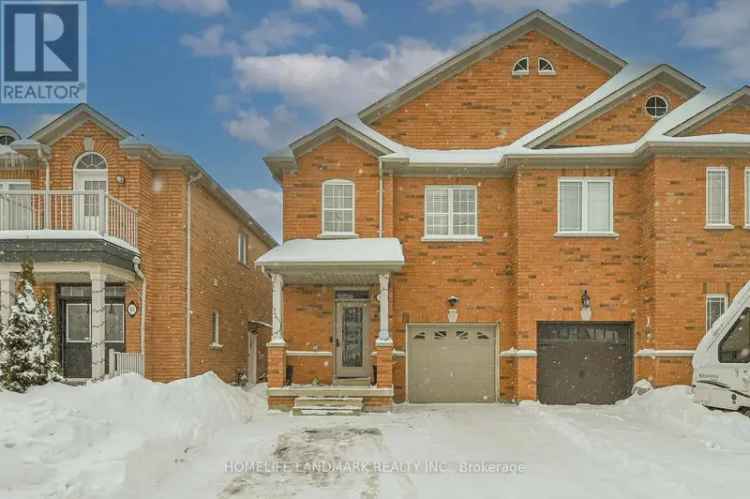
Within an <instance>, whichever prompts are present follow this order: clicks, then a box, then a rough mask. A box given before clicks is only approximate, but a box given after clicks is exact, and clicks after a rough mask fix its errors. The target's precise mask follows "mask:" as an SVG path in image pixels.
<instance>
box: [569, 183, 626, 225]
mask: <svg viewBox="0 0 750 499" xmlns="http://www.w3.org/2000/svg"><path fill="white" fill-rule="evenodd" d="M613 184H614V182H613V179H612V178H611V177H560V179H559V180H558V183H557V235H615V233H614V222H613V218H614V195H613Z"/></svg>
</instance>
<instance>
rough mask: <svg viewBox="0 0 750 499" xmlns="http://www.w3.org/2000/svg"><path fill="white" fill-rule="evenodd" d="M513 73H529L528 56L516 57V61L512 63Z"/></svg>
mask: <svg viewBox="0 0 750 499" xmlns="http://www.w3.org/2000/svg"><path fill="white" fill-rule="evenodd" d="M513 74H514V75H527V74H529V58H528V57H522V58H521V59H518V60H517V61H516V63H515V64H514V65H513Z"/></svg>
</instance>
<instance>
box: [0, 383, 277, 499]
mask: <svg viewBox="0 0 750 499" xmlns="http://www.w3.org/2000/svg"><path fill="white" fill-rule="evenodd" d="M262 393H264V390H262V387H260V386H259V387H256V388H255V389H254V390H252V391H250V392H245V391H243V390H242V389H239V388H236V387H232V386H230V385H227V384H225V383H223V382H222V381H221V380H220V379H219V378H218V377H217V376H216V375H214V374H213V373H208V374H204V375H202V376H197V377H194V378H190V379H186V380H180V381H175V382H173V383H168V384H162V383H154V382H151V381H148V380H146V379H144V378H141V377H140V376H138V375H135V374H131V375H126V376H120V377H117V378H114V379H111V380H107V381H103V382H100V383H92V384H89V385H86V386H83V387H71V386H66V385H61V384H53V385H47V386H44V387H39V388H36V389H33V390H31V391H29V392H28V393H27V394H24V395H20V394H15V393H9V392H2V393H0V414H2V420H0V495H2V492H3V491H5V492H6V493H10V496H12V497H16V498H22V497H42V496H47V495H50V496H53V497H66V498H67V497H70V498H74V497H75V498H81V499H84V498H88V497H91V498H94V497H97V498H102V497H119V496H122V494H121V493H122V492H123V491H124V490H125V489H127V488H128V484H130V485H132V484H134V483H139V482H140V483H145V482H153V481H159V480H160V479H162V478H163V477H164V476H165V475H166V474H168V473H169V471H170V466H174V464H175V463H178V462H179V461H180V460H181V459H184V457H185V456H186V455H187V454H189V453H190V452H191V451H192V450H193V449H195V448H197V447H200V446H202V445H205V443H206V442H207V441H208V440H209V439H210V438H211V436H212V435H214V434H215V433H216V432H217V431H219V430H223V429H226V428H227V427H229V426H232V425H239V424H244V423H247V422H249V421H250V420H251V419H252V417H253V415H254V414H255V413H256V412H258V411H260V410H264V406H265V401H264V400H263V396H262ZM8 487H12V489H11V488H8Z"/></svg>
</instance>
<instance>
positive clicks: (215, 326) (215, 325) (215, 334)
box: [211, 310, 221, 346]
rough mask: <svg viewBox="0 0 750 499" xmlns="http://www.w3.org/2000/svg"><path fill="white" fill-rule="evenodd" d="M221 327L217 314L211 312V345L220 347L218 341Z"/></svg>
mask: <svg viewBox="0 0 750 499" xmlns="http://www.w3.org/2000/svg"><path fill="white" fill-rule="evenodd" d="M220 327H221V322H220V320H219V312H217V311H216V310H214V311H213V313H212V314H211V345H213V346H218V345H221V343H220V342H219V340H220V339H221V338H220V337H219V334H220V330H219V328H220Z"/></svg>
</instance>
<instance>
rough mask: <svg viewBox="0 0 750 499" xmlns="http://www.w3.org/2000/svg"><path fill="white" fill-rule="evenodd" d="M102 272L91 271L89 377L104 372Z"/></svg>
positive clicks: (103, 280)
mask: <svg viewBox="0 0 750 499" xmlns="http://www.w3.org/2000/svg"><path fill="white" fill-rule="evenodd" d="M104 287H105V277H104V274H102V273H99V272H91V377H92V378H93V379H99V378H103V377H104V375H105V374H106V372H105V369H104V367H105V363H104V362H105V360H104V356H105V343H104V339H105V337H104Z"/></svg>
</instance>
